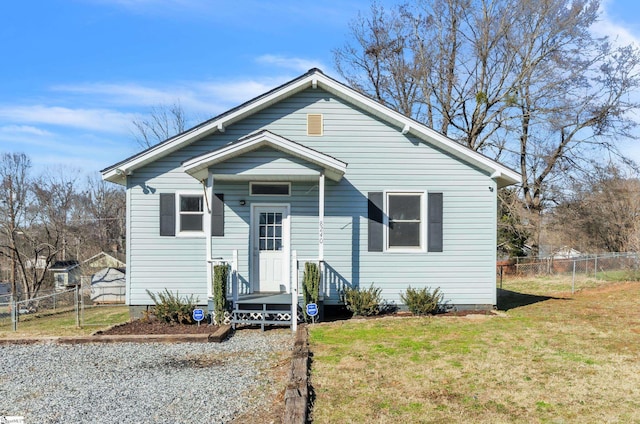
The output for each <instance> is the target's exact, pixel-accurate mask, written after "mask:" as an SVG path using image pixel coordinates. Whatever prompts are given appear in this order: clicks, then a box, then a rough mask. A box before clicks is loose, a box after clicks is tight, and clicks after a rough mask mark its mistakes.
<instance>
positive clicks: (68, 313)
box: [0, 306, 129, 339]
mask: <svg viewBox="0 0 640 424" xmlns="http://www.w3.org/2000/svg"><path fill="white" fill-rule="evenodd" d="M82 321H83V324H84V325H83V327H82V328H78V327H77V326H76V313H75V310H73V309H71V310H69V309H66V310H60V311H58V312H57V313H54V314H33V315H21V316H20V320H19V322H18V331H15V332H14V331H13V329H12V325H11V322H10V321H9V322H5V323H4V324H3V325H0V338H3V339H9V338H25V337H26V338H28V337H56V336H81V335H88V334H91V333H93V332H95V331H98V330H100V329H103V328H107V327H110V326H112V325H114V324H119V323H123V322H127V321H129V309H128V307H126V306H109V307H95V308H88V309H86V310H85V311H84V313H83V320H82Z"/></svg>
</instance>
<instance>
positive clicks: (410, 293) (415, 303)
mask: <svg viewBox="0 0 640 424" xmlns="http://www.w3.org/2000/svg"><path fill="white" fill-rule="evenodd" d="M442 297H443V295H442V293H441V292H440V287H438V288H436V289H435V290H434V291H433V292H431V291H430V290H429V289H428V288H426V287H423V288H421V289H412V288H411V286H409V288H408V289H407V291H406V292H405V293H403V294H401V295H400V299H401V300H402V303H404V304H405V305H407V307H408V308H409V310H410V311H411V313H413V314H414V315H427V314H433V313H435V312H436V311H437V310H438V305H440V304H441V303H442Z"/></svg>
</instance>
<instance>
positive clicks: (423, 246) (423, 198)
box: [382, 190, 427, 253]
mask: <svg viewBox="0 0 640 424" xmlns="http://www.w3.org/2000/svg"><path fill="white" fill-rule="evenodd" d="M394 194H399V195H414V196H420V246H419V247H389V195H394ZM426 203H427V191H426V190H385V191H384V198H383V212H384V213H383V222H384V231H383V238H382V239H383V243H384V252H385V253H424V252H426V251H427V230H426V228H427V227H426V222H427V204H426Z"/></svg>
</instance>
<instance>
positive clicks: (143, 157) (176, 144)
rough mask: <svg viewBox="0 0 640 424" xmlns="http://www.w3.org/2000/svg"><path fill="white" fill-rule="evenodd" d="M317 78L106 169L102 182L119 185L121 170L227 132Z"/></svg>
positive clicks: (129, 170)
mask: <svg viewBox="0 0 640 424" xmlns="http://www.w3.org/2000/svg"><path fill="white" fill-rule="evenodd" d="M313 77H314V75H309V76H307V77H306V78H302V79H300V80H298V81H295V82H293V83H291V84H289V85H286V86H284V87H282V88H281V89H280V90H276V91H274V92H272V93H271V94H269V95H267V96H265V97H262V98H260V99H257V100H256V101H254V102H252V103H250V104H249V105H247V106H246V107H243V108H240V109H238V110H236V111H235V112H233V113H229V114H226V115H224V116H222V117H221V118H219V119H216V120H215V121H211V122H209V123H207V124H206V125H203V126H201V127H196V128H194V129H193V130H192V131H189V132H187V133H184V134H180V135H178V136H176V137H175V138H174V139H172V140H169V141H166V142H164V143H162V144H159V145H158V146H157V148H152V149H150V150H149V151H147V152H145V153H142V154H140V155H139V156H134V157H133V158H131V159H130V160H128V161H125V162H122V163H119V164H117V165H114V166H113V167H111V168H108V169H106V170H105V171H104V172H103V173H102V179H104V180H107V181H111V182H116V183H117V182H118V181H119V180H120V178H119V174H118V173H117V171H118V169H120V170H127V172H132V171H133V170H135V169H137V168H140V167H142V166H144V165H147V164H149V163H151V162H153V161H155V160H157V159H158V158H160V157H163V156H165V155H167V154H169V153H172V152H174V151H176V150H179V149H181V148H182V147H183V146H185V145H189V144H191V143H193V142H194V141H196V140H198V139H200V138H202V137H204V136H207V135H209V134H211V133H214V132H216V131H217V132H224V130H225V128H226V127H228V126H229V125H231V124H232V123H234V122H237V121H239V120H241V119H243V118H244V117H246V116H248V115H251V114H253V113H255V112H257V111H259V110H261V109H264V108H266V107H268V106H270V105H272V104H274V103H277V102H278V101H280V100H281V99H282V98H285V97H288V96H291V95H293V94H295V93H296V92H298V91H301V90H304V89H305V88H308V87H310V86H311V80H312V78H313Z"/></svg>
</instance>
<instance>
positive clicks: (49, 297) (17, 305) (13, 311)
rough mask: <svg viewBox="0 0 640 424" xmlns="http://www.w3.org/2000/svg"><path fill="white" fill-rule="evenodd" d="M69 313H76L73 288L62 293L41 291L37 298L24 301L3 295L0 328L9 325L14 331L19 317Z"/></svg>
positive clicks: (0, 305) (0, 303)
mask: <svg viewBox="0 0 640 424" xmlns="http://www.w3.org/2000/svg"><path fill="white" fill-rule="evenodd" d="M70 311H76V312H77V311H78V302H77V290H76V289H75V288H71V289H68V290H63V291H56V290H43V291H40V292H39V294H38V296H37V297H34V298H32V299H25V300H14V299H12V297H11V295H3V296H2V298H1V299H0V326H9V325H11V326H12V328H13V330H14V331H16V330H17V328H18V323H19V322H20V319H21V317H25V318H27V317H29V316H33V315H35V314H38V315H39V316H43V315H48V314H55V313H62V312H70Z"/></svg>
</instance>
